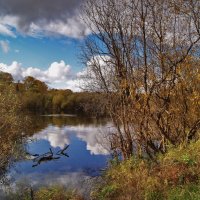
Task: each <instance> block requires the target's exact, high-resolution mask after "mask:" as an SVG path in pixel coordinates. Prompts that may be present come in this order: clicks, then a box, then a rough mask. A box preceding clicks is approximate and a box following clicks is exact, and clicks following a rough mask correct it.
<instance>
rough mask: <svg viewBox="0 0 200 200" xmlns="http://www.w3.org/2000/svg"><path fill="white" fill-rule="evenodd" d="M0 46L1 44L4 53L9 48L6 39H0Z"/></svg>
mask: <svg viewBox="0 0 200 200" xmlns="http://www.w3.org/2000/svg"><path fill="white" fill-rule="evenodd" d="M0 46H1V48H2V51H3V52H4V53H8V51H9V49H10V47H9V42H8V41H3V40H1V41H0Z"/></svg>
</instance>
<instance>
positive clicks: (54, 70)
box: [0, 60, 80, 91]
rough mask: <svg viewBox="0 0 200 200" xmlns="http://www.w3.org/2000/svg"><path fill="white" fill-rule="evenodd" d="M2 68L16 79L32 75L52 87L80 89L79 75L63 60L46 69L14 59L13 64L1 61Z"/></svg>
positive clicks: (0, 68) (21, 79) (0, 66)
mask: <svg viewBox="0 0 200 200" xmlns="http://www.w3.org/2000/svg"><path fill="white" fill-rule="evenodd" d="M0 70H1V71H4V72H8V73H10V74H11V75H12V76H13V78H14V80H15V81H23V80H24V78H25V77H27V76H32V77H34V78H36V79H38V80H40V81H43V82H46V83H47V84H48V85H49V86H50V87H51V88H57V89H71V90H73V91H80V88H79V83H80V81H79V80H78V77H77V76H76V75H74V74H73V73H72V70H71V66H70V65H67V64H66V63H65V62H64V61H63V60H61V61H60V62H53V63H51V64H50V66H49V68H48V69H46V70H41V69H40V68H37V67H28V68H25V67H23V66H22V64H21V63H18V62H17V61H13V62H12V63H11V65H6V64H4V63H0Z"/></svg>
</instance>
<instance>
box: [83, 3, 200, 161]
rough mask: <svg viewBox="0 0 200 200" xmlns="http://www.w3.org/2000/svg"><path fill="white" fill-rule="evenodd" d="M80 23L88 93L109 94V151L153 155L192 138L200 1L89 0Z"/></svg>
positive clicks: (195, 130) (195, 124)
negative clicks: (83, 25) (83, 28)
mask: <svg viewBox="0 0 200 200" xmlns="http://www.w3.org/2000/svg"><path fill="white" fill-rule="evenodd" d="M84 20H85V23H86V24H87V25H88V27H89V28H90V30H91V32H92V34H91V35H90V36H88V37H87V39H86V41H85V45H84V47H83V51H82V52H83V53H82V59H83V62H84V63H85V65H86V66H87V69H86V73H85V74H84V75H83V78H84V79H85V89H86V90H92V91H96V92H102V93H105V94H106V95H107V99H108V104H107V110H108V111H109V113H110V116H111V119H112V120H113V123H114V125H115V128H116V131H115V132H113V134H112V137H111V148H112V149H114V150H116V149H118V150H120V151H121V152H122V155H123V157H124V158H125V159H126V158H129V157H130V156H131V155H132V154H133V152H134V151H137V152H136V153H137V155H142V154H143V153H144V152H145V153H147V154H148V155H149V156H150V157H153V155H154V154H155V153H157V152H163V153H164V152H166V151H167V147H168V146H169V145H175V146H176V145H179V144H180V143H185V144H186V143H187V142H188V140H190V139H191V138H194V137H195V136H197V133H198V130H199V126H200V121H199V114H198V113H197V112H194V110H198V109H199V104H198V103H196V102H198V101H199V95H198V94H199V87H196V85H194V84H193V83H194V82H195V83H196V84H199V68H198V67H197V66H199V64H198V63H199V58H198V54H199V50H200V49H199V44H200V43H199V41H200V1H198V0H192V1H189V0H188V1H187V0H186V1H183V0H179V1H173V0H167V1H165V0H161V1H156V0H153V1H149V0H125V1H122V0H89V1H87V3H86V5H85V7H84ZM188 69H189V70H188ZM196 74H198V76H196ZM193 81H194V82H193ZM133 149H135V150H134V151H133Z"/></svg>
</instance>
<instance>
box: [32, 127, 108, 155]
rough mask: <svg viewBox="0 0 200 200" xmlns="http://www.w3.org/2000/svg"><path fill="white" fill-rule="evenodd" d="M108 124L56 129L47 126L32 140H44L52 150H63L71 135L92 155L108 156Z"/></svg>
mask: <svg viewBox="0 0 200 200" xmlns="http://www.w3.org/2000/svg"><path fill="white" fill-rule="evenodd" d="M108 126H109V125H108V124H107V125H106V126H105V125H104V126H102V125H100V126H94V125H87V126H85V125H77V126H63V127H57V126H52V125H49V126H48V127H47V128H45V129H44V130H42V131H40V132H38V133H36V134H35V135H34V136H33V138H34V139H37V140H42V139H43V140H46V141H48V142H49V143H50V145H51V146H52V147H54V148H56V147H59V148H64V146H65V145H67V144H70V143H71V141H70V137H71V135H74V136H76V137H77V138H78V139H80V140H82V141H84V142H85V143H86V144H87V145H86V149H87V150H89V151H90V153H91V154H94V155H108V154H109V151H108V149H107V147H108V146H107V145H106V144H105V143H106V139H105V138H104V136H105V133H106V132H107V131H108Z"/></svg>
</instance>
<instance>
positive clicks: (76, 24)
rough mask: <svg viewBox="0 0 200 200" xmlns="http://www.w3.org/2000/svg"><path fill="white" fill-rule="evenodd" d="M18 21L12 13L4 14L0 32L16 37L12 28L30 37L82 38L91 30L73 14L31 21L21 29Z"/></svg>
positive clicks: (0, 20)
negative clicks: (68, 16)
mask: <svg viewBox="0 0 200 200" xmlns="http://www.w3.org/2000/svg"><path fill="white" fill-rule="evenodd" d="M20 25H21V23H20V18H19V17H17V16H12V15H5V16H1V17H0V34H3V35H7V36H10V37H16V35H15V33H14V32H13V30H12V29H15V30H16V31H17V32H18V33H20V34H22V35H28V36H32V37H44V36H56V35H61V36H66V37H71V38H82V37H84V36H85V35H89V34H90V33H91V32H90V30H89V29H88V28H87V26H86V25H85V23H84V22H83V20H82V19H81V18H80V17H79V16H77V15H73V16H71V17H70V18H67V20H61V19H56V20H50V21H46V20H41V21H35V22H31V23H30V24H27V25H26V28H25V29H23V28H22V27H21V26H20Z"/></svg>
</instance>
